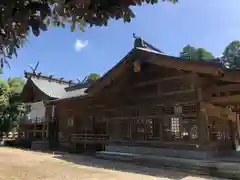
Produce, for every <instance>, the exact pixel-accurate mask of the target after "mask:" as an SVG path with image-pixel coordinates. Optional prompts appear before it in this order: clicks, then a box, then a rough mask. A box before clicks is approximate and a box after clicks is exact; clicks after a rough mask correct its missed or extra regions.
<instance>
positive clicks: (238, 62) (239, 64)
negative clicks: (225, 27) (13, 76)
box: [223, 41, 240, 69]
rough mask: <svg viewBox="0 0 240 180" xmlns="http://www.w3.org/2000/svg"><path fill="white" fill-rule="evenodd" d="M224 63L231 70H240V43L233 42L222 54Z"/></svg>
mask: <svg viewBox="0 0 240 180" xmlns="http://www.w3.org/2000/svg"><path fill="white" fill-rule="evenodd" d="M223 60H224V63H225V64H226V65H227V66H228V67H229V68H232V69H236V68H240V41H233V42H231V43H230V44H229V45H227V47H226V48H225V50H224V52H223Z"/></svg>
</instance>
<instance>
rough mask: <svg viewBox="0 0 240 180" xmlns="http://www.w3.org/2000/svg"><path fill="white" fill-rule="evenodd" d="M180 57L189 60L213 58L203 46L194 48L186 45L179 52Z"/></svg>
mask: <svg viewBox="0 0 240 180" xmlns="http://www.w3.org/2000/svg"><path fill="white" fill-rule="evenodd" d="M180 57H181V58H183V59H191V60H209V59H212V58H213V55H212V53H210V52H208V51H207V50H206V49H204V48H195V47H193V46H190V45H187V46H185V47H184V48H183V49H182V52H180Z"/></svg>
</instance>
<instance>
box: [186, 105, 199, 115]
mask: <svg viewBox="0 0 240 180" xmlns="http://www.w3.org/2000/svg"><path fill="white" fill-rule="evenodd" d="M196 111H197V106H196V104H194V105H184V106H183V114H191V113H196Z"/></svg>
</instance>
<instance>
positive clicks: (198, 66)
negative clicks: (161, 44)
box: [145, 54, 223, 76]
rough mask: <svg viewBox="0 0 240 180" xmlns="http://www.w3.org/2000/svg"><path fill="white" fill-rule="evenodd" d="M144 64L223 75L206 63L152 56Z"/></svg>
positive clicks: (220, 71)
mask: <svg viewBox="0 0 240 180" xmlns="http://www.w3.org/2000/svg"><path fill="white" fill-rule="evenodd" d="M145 61H146V62H149V63H152V64H155V65H158V66H163V67H169V68H176V69H180V70H185V71H190V72H197V73H202V74H212V75H214V76H218V75H220V74H222V73H223V70H221V69H220V68H218V67H216V66H210V65H209V64H208V65H207V63H199V62H194V61H192V62H191V61H186V60H185V61H184V60H177V59H174V58H173V57H170V56H164V55H157V54H156V55H152V57H150V58H149V59H147V60H145Z"/></svg>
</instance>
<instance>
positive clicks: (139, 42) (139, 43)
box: [133, 33, 146, 48]
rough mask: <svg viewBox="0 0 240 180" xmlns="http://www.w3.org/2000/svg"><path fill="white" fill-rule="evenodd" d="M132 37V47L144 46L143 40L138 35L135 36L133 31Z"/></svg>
mask: <svg viewBox="0 0 240 180" xmlns="http://www.w3.org/2000/svg"><path fill="white" fill-rule="evenodd" d="M133 38H134V39H135V40H134V48H137V47H142V48H145V47H146V45H145V43H144V40H143V39H142V38H141V37H140V36H136V34H135V33H133Z"/></svg>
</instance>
